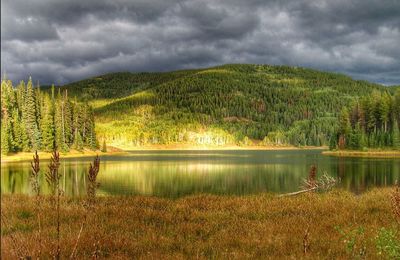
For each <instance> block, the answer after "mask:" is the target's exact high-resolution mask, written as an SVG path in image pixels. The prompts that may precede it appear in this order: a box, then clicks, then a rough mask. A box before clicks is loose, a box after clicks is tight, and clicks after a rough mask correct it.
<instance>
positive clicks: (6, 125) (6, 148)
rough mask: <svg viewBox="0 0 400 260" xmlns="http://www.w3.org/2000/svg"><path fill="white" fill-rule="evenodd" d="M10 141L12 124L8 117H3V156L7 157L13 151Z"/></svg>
mask: <svg viewBox="0 0 400 260" xmlns="http://www.w3.org/2000/svg"><path fill="white" fill-rule="evenodd" d="M10 140H11V133H10V122H9V120H8V118H7V117H3V118H2V122H1V154H3V155H7V154H8V153H9V152H10V151H11V142H10Z"/></svg>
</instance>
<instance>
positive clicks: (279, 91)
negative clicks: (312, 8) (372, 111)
mask: <svg viewBox="0 0 400 260" xmlns="http://www.w3.org/2000/svg"><path fill="white" fill-rule="evenodd" d="M62 88H63V89H68V94H69V95H70V96H76V97H77V98H78V100H87V101H89V102H90V103H91V104H92V105H93V107H95V116H96V129H97V134H98V137H99V139H100V141H101V140H102V139H104V140H105V141H106V142H107V144H109V145H114V146H119V147H131V146H136V145H148V144H170V143H191V144H214V145H224V144H248V143H249V142H252V141H254V140H263V144H285V143H287V144H293V145H300V146H301V145H328V144H329V139H330V138H331V136H333V135H335V133H336V132H337V127H338V123H337V121H338V119H337V118H338V114H339V112H340V111H341V109H342V107H344V106H346V107H349V108H351V107H352V106H353V105H354V103H355V102H357V101H358V100H361V99H362V98H363V97H366V96H370V95H372V93H374V94H375V95H388V96H393V95H394V88H389V87H385V86H381V85H378V84H373V83H369V82H366V81H356V80H353V79H351V78H350V77H348V76H345V75H341V74H335V73H326V72H321V71H316V70H311V69H305V68H298V67H287V66H268V65H223V66H217V67H212V68H206V69H197V70H183V71H175V72H166V73H113V74H107V75H103V76H98V77H95V78H91V79H87V80H83V81H79V82H75V83H72V84H69V85H66V86H62Z"/></svg>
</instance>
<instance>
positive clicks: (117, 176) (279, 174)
mask: <svg viewBox="0 0 400 260" xmlns="http://www.w3.org/2000/svg"><path fill="white" fill-rule="evenodd" d="M254 154H255V153H254ZM292 155H293V153H292V154H290V155H288V156H286V157H285V156H283V155H279V156H276V157H274V158H272V159H270V158H268V157H267V156H265V155H264V156H259V157H256V158H252V157H251V156H249V157H240V158H239V159H238V160H237V161H234V160H232V158H231V157H229V158H228V159H226V158H225V159H221V158H223V157H218V158H217V159H208V158H207V159H202V160H187V161H184V160H179V161H169V160H165V158H164V160H147V161H139V160H136V161H127V160H125V161H124V160H121V161H102V162H101V166H100V167H101V168H100V173H99V181H100V183H101V186H100V190H99V191H100V193H103V194H143V195H157V196H163V197H179V196H183V195H188V194H194V193H214V194H237V195H243V194H251V193H257V192H264V191H266V192H291V191H295V190H297V189H298V188H299V185H300V184H301V183H302V180H303V179H304V178H306V177H307V175H308V171H309V168H310V166H311V165H312V164H316V165H317V168H318V175H322V173H323V172H324V171H327V172H328V173H329V174H331V175H333V176H335V177H340V178H341V184H340V185H341V186H342V187H343V188H345V189H348V190H352V191H355V192H362V191H364V190H366V189H367V188H369V187H372V186H374V185H376V186H387V185H391V184H393V183H394V182H395V180H396V179H400V172H399V171H400V165H399V163H398V162H396V161H395V160H384V159H379V160H378V159H376V160H374V159H355V158H332V157H322V156H320V155H314V154H311V155H310V154H309V155H299V156H294V155H296V154H294V155H293V156H292ZM252 162H254V163H252ZM88 165H89V164H88V161H87V160H82V159H79V160H66V161H63V162H62V165H61V168H60V170H61V173H62V174H63V177H62V180H61V187H62V188H63V189H64V191H65V194H67V195H70V196H82V195H84V194H85V182H86V177H85V173H86V171H87V170H88ZM46 166H47V163H43V164H42V165H41V168H42V173H41V176H42V178H41V189H42V191H43V192H44V193H47V192H48V187H47V184H46V182H45V180H44V175H43V174H44V171H45V170H47V167H46ZM29 171H30V166H29V163H28V162H27V163H18V164H8V165H5V166H3V167H2V174H1V183H2V186H1V192H2V193H30V185H29Z"/></svg>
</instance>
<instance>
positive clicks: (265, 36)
mask: <svg viewBox="0 0 400 260" xmlns="http://www.w3.org/2000/svg"><path fill="white" fill-rule="evenodd" d="M1 7H2V10H1V22H2V23H1V43H2V45H1V52H2V53H1V54H2V56H1V65H2V72H3V73H4V72H6V73H7V76H8V77H9V78H11V79H13V80H14V81H16V80H20V79H25V78H27V76H28V75H32V77H33V78H34V79H36V80H39V81H40V82H41V83H42V84H48V83H56V84H62V83H66V82H71V81H74V80H79V79H82V78H86V77H89V76H94V75H98V74H102V73H107V72H114V71H168V70H174V69H183V68H196V67H204V66H211V65H217V64H223V63H268V64H287V65H296V66H306V67H311V68H316V69H320V70H329V71H336V72H342V73H346V74H349V75H351V76H353V77H355V78H357V79H366V80H370V81H375V82H380V83H384V84H400V48H398V45H399V44H400V18H399V15H398V14H399V13H400V1H397V0H383V1H382V0H329V1H328V0H320V1H311V0H292V1H290V0H281V1H278V0H271V1H261V0H248V1H240V0H206V1H200V0H133V1H128V0H114V1H105V0H91V1H82V0H79V1H78V0H71V1H62V0H31V1H25V0H3V1H2V2H1Z"/></svg>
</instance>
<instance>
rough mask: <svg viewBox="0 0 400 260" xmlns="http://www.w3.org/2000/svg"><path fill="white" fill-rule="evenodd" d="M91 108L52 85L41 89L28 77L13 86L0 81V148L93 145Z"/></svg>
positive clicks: (5, 151)
mask: <svg viewBox="0 0 400 260" xmlns="http://www.w3.org/2000/svg"><path fill="white" fill-rule="evenodd" d="M97 147H98V142H97V139H96V133H95V121H94V113H93V109H92V108H91V107H90V106H89V105H88V104H87V103H84V104H82V103H79V102H77V101H76V100H74V101H72V100H71V99H70V98H69V97H68V92H67V90H65V91H64V92H62V93H61V91H60V89H58V92H57V94H55V88H54V86H53V87H52V88H51V89H50V91H41V90H40V86H39V85H37V86H33V83H32V79H31V78H29V80H28V82H27V83H26V84H25V82H24V81H21V82H20V83H19V84H18V85H17V86H16V87H14V86H13V84H12V82H11V80H7V79H2V81H1V152H2V154H8V153H9V152H28V151H52V150H53V149H55V148H57V149H59V150H61V151H64V152H66V151H69V150H70V149H71V148H72V149H76V150H82V149H84V148H90V149H96V148H97Z"/></svg>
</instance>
